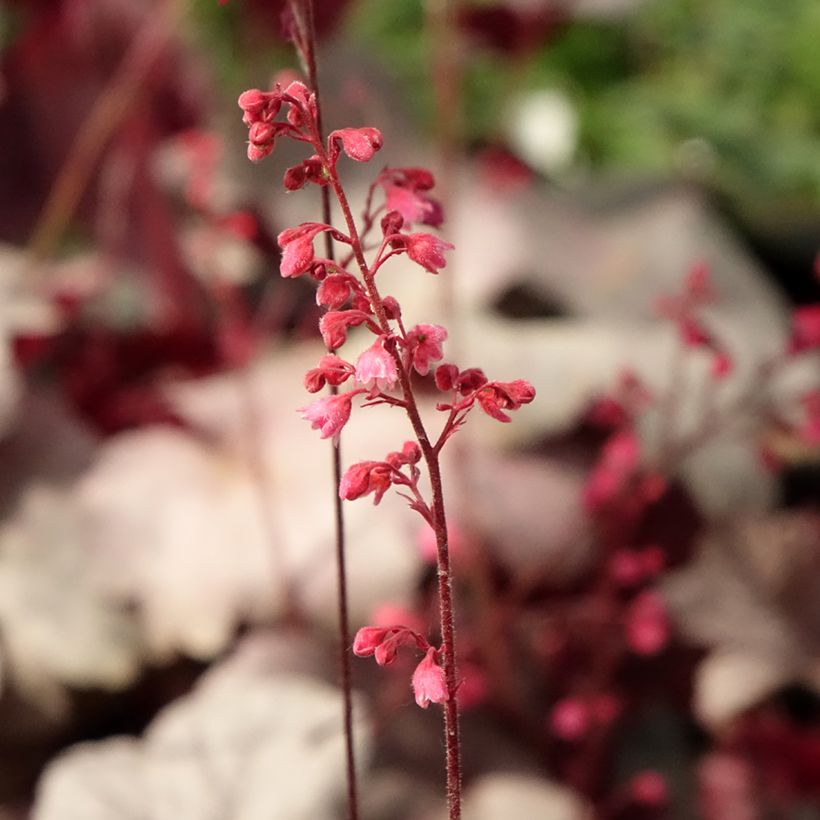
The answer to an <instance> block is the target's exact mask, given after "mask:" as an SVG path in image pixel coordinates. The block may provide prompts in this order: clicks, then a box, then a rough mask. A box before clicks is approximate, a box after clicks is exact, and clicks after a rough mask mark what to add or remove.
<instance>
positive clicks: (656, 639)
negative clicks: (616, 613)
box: [626, 590, 671, 655]
mask: <svg viewBox="0 0 820 820" xmlns="http://www.w3.org/2000/svg"><path fill="white" fill-rule="evenodd" d="M670 634H671V625H670V623H669V616H668V615H667V613H666V607H665V606H664V605H663V600H662V599H661V596H660V595H658V593H657V592H654V591H651V590H649V591H647V592H642V593H641V594H640V595H639V596H638V597H637V598H635V600H634V601H632V603H631V604H630V606H629V610H628V612H627V616H626V639H627V643H628V644H629V647H630V649H632V651H633V652H634V653H635V654H637V655H657V653H658V652H660V651H661V650H662V649H663V648H664V647H665V646H666V644H667V643H669V637H670Z"/></svg>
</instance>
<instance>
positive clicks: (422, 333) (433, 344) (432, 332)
mask: <svg viewBox="0 0 820 820" xmlns="http://www.w3.org/2000/svg"><path fill="white" fill-rule="evenodd" d="M446 338H447V331H446V330H445V329H444V328H443V327H441V326H440V325H416V326H415V327H412V328H411V329H410V331H409V332H408V334H407V337H406V339H405V344H406V348H407V352H408V353H409V354H410V358H411V360H412V363H413V367H415V368H416V371H417V372H418V373H419V375H421V376H426V375H427V374H428V373H429V372H430V362H435V361H438V360H439V359H441V358H442V357H443V356H444V351H443V350H442V348H441V345H442V343H443V342H444V340H445V339H446Z"/></svg>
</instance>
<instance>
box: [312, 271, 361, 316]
mask: <svg viewBox="0 0 820 820" xmlns="http://www.w3.org/2000/svg"><path fill="white" fill-rule="evenodd" d="M355 282H356V280H355V279H354V278H353V277H352V276H351V275H350V274H349V273H331V274H329V275H328V276H326V277H325V278H324V279H323V280H322V282H321V284H320V285H319V287H318V288H317V290H316V304H317V305H322V306H323V307H326V308H329V309H331V310H338V309H339V308H340V307H342V305H344V303H345V302H346V301H347V300H348V298H349V297H350V289H351V287H353V286H354V284H355Z"/></svg>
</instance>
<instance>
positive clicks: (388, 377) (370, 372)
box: [356, 336, 399, 395]
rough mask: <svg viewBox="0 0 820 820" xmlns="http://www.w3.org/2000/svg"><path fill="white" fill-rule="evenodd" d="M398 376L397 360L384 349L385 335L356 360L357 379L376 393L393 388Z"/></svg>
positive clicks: (372, 392)
mask: <svg viewBox="0 0 820 820" xmlns="http://www.w3.org/2000/svg"><path fill="white" fill-rule="evenodd" d="M398 378H399V374H398V370H397V369H396V361H395V359H394V358H393V357H392V356H391V355H390V354H389V353H388V352H387V351H386V350H385V349H384V337H383V336H380V337H379V338H378V339H376V341H375V342H373V344H372V345H371V346H370V347H368V348H367V350H365V351H364V353H362V354H361V356H359V358H358V359H357V360H356V380H357V381H358V382H359V384H361V385H362V386H363V387H366V388H367V389H368V390H369V391H370V392H371V394H373V395H375V394H376V393H384V392H387V391H388V390H392V389H393V388H394V387H395V386H396V381H397V380H398Z"/></svg>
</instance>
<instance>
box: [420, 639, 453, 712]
mask: <svg viewBox="0 0 820 820" xmlns="http://www.w3.org/2000/svg"><path fill="white" fill-rule="evenodd" d="M412 684H413V693H414V694H415V696H416V703H417V704H418V705H419V706H421V708H422V709H426V708H427V707H428V706H429V705H430V704H431V703H444V701H446V700H449V696H448V694H447V681H446V680H445V678H444V670H443V669H442V668H441V667H440V666H439V665H438V661H437V660H436V650H435V649H434V648H433V647H432V646H431V647H430V648H429V649H428V650H427V654H426V655H425V656H424V660H422V662H421V663H420V664H419V665H418V666H417V667H416V671H415V672H413V680H412Z"/></svg>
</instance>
